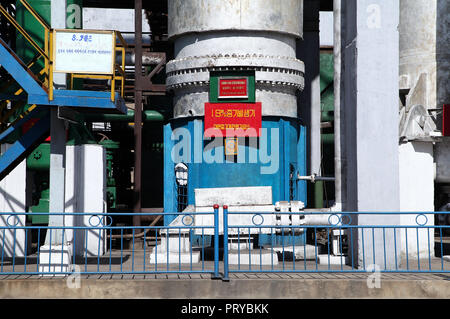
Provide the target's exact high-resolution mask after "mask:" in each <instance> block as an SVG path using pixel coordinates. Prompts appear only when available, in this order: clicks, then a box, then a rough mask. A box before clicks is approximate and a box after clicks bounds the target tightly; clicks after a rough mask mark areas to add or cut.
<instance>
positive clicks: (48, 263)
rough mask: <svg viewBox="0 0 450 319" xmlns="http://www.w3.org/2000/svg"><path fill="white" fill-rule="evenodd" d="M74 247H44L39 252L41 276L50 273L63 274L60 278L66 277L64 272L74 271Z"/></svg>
mask: <svg viewBox="0 0 450 319" xmlns="http://www.w3.org/2000/svg"><path fill="white" fill-rule="evenodd" d="M72 249H73V248H72V247H71V246H68V245H52V246H51V247H50V245H44V246H41V247H40V250H39V272H41V273H42V274H41V276H54V275H53V274H51V275H48V274H47V275H46V274H45V273H48V272H56V273H58V272H61V274H60V276H65V275H66V274H64V272H70V271H72V253H71V252H72Z"/></svg>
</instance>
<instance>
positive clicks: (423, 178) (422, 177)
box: [399, 142, 434, 259]
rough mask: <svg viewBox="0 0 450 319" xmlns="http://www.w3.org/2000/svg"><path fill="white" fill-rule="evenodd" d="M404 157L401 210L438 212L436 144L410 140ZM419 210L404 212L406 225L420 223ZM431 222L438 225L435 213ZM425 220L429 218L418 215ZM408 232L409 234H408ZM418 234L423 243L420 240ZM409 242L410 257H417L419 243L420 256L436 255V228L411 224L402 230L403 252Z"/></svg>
mask: <svg viewBox="0 0 450 319" xmlns="http://www.w3.org/2000/svg"><path fill="white" fill-rule="evenodd" d="M399 161H400V168H399V171H400V211H401V212H434V166H433V165H434V164H433V144H432V143H427V142H408V143H405V144H401V145H400V147H399ZM417 216H418V214H413V215H402V216H401V217H400V224H401V225H402V226H406V225H409V226H418V225H417V223H416V217H417ZM426 217H427V218H428V223H427V224H426V225H427V226H430V225H431V226H432V225H434V216H433V215H432V214H431V215H426ZM418 222H419V223H420V224H423V223H424V222H425V219H424V218H423V217H419V218H418ZM406 232H407V234H406ZM417 234H418V236H419V244H417ZM406 235H407V236H406ZM406 242H408V258H417V246H419V253H420V258H421V259H422V258H423V259H425V258H428V255H429V253H430V255H431V257H434V231H433V229H429V230H426V229H420V230H418V231H417V228H409V229H402V230H401V254H402V255H403V256H406Z"/></svg>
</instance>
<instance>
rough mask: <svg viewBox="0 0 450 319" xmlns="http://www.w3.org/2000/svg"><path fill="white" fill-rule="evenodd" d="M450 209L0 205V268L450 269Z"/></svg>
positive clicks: (52, 271)
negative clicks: (56, 219) (161, 209)
mask: <svg viewBox="0 0 450 319" xmlns="http://www.w3.org/2000/svg"><path fill="white" fill-rule="evenodd" d="M222 212H223V216H221V215H222ZM33 214H34V215H48V216H49V217H50V220H51V217H52V216H56V215H58V216H61V215H63V216H64V224H65V226H54V225H53V224H52V223H50V224H49V225H27V224H26V217H27V216H30V215H33ZM449 214H450V213H449V212H436V213H433V212H430V213H428V212H427V213H417V212H415V213H397V212H396V213H378V212H377V213H352V212H350V213H347V212H345V213H344V212H342V213H335V212H332V213H331V212H329V213H317V212H296V213H294V212H278V211H276V212H229V211H228V207H226V206H224V207H223V209H221V210H220V212H219V206H218V205H215V206H214V207H213V212H209V213H197V212H183V213H180V212H175V213H142V215H153V216H158V215H163V216H164V215H171V216H178V217H177V219H175V220H174V221H173V222H172V223H171V224H170V225H165V226H163V225H156V224H151V225H149V226H145V225H141V226H136V227H134V226H124V225H122V224H120V222H122V223H125V222H124V218H126V217H127V216H128V217H130V216H131V214H124V213H0V254H1V256H0V275H23V274H27V275H68V274H72V273H74V272H77V273H79V274H98V275H102V274H105V275H108V274H136V275H137V274H141V275H145V274H169V273H172V274H196V273H200V274H202V273H203V274H211V277H212V278H221V279H223V280H228V279H229V274H230V273H259V272H262V273H295V272H297V273H315V272H319V273H320V272H341V273H349V272H355V273H357V272H359V273H360V272H372V271H380V272H394V273H395V272H396V273H449V272H450V258H447V257H446V258H443V256H444V255H450V226H449V225H439V224H435V220H436V222H437V223H439V220H440V219H439V218H435V217H436V216H441V215H442V216H448V215H449ZM375 216H376V217H377V219H376V220H375V219H374V217H375ZM444 219H445V218H444ZM380 220H381V221H382V222H383V223H384V224H385V225H380V222H379V221H380ZM194 235H195V237H196V240H195V242H194V241H192V240H191V239H192V238H193V236H194ZM220 235H223V247H220V246H219V243H220V242H222V240H221V239H222V238H220V237H219V236H220ZM211 238H212V240H211ZM62 243H64V245H62ZM221 253H223V262H220V257H221ZM220 268H222V269H220ZM220 270H222V272H221V271H220Z"/></svg>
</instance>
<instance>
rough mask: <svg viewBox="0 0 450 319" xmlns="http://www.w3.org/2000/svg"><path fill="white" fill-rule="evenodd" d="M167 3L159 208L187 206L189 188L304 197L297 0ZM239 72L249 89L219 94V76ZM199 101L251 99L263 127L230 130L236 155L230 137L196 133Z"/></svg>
mask: <svg viewBox="0 0 450 319" xmlns="http://www.w3.org/2000/svg"><path fill="white" fill-rule="evenodd" d="M168 10H169V12H168V14H169V22H168V23H169V25H168V33H169V39H170V40H171V41H173V44H174V54H175V58H174V59H173V60H172V61H169V62H168V64H167V67H166V72H167V87H168V90H169V91H171V92H173V114H174V115H173V119H172V120H171V121H170V123H169V124H167V125H166V126H165V133H164V146H165V159H164V163H165V168H164V170H165V171H164V174H165V202H164V209H165V211H166V212H176V211H180V210H182V209H183V208H184V207H186V206H187V205H194V204H195V197H194V196H195V195H194V190H195V189H197V188H221V187H247V186H271V187H272V197H273V198H272V202H273V203H275V202H277V201H289V200H300V201H303V202H304V203H305V204H306V185H305V182H304V181H298V180H297V178H296V177H297V175H298V174H300V175H305V174H306V169H305V168H306V154H305V127H304V126H303V125H302V121H301V114H298V113H297V94H298V92H299V91H301V90H302V89H303V87H304V77H303V75H304V64H303V62H302V61H300V60H298V59H296V40H297V39H299V38H301V37H302V29H303V26H302V24H303V1H302V0H283V1H273V0H260V1H253V0H242V1H223V0H207V1H206V0H188V1H186V0H169V1H168ZM240 78H245V79H247V80H246V81H248V82H245V81H244V82H243V83H247V84H248V85H247V89H248V91H247V93H248V94H247V95H246V96H240V97H232V96H227V98H226V99H225V97H223V99H221V98H220V94H221V93H220V92H222V91H221V90H222V87H221V86H220V84H218V83H225V82H220V81H221V79H240ZM244 91H245V89H244ZM218 92H219V93H218ZM208 103H214V104H216V105H219V107H220V106H222V105H223V106H224V107H226V105H235V104H234V103H244V105H243V106H241V107H243V108H244V111H245V110H246V109H245V108H246V107H250V108H251V107H253V106H254V105H256V104H258V103H260V106H261V114H260V116H261V125H260V127H261V128H262V131H261V132H262V134H261V135H260V136H259V137H239V138H238V139H237V144H238V145H237V148H236V149H235V151H236V153H235V155H234V156H233V155H228V156H227V155H226V153H227V152H228V154H230V153H229V151H227V149H225V146H224V145H227V146H229V144H228V142H227V141H225V140H226V139H228V137H230V136H227V137H224V138H222V139H215V140H214V139H213V138H212V139H211V140H210V139H208V138H205V139H204V137H203V132H204V130H205V125H206V124H205V120H206V119H207V118H208V117H211V114H209V109H208V108H207V105H206V104H208ZM205 109H208V112H207V113H205ZM212 114H214V113H212ZM257 127H258V126H257ZM235 143H236V141H235ZM208 154H209V155H208ZM250 154H252V155H250ZM208 156H209V158H208ZM270 156H272V158H270ZM211 157H213V158H214V159H213V160H211ZM176 170H177V171H176ZM180 170H181V171H182V173H180ZM180 176H183V179H184V180H183V181H180ZM180 204H181V205H180ZM171 220H172V218H166V220H165V224H168V223H169V222H170V221H171Z"/></svg>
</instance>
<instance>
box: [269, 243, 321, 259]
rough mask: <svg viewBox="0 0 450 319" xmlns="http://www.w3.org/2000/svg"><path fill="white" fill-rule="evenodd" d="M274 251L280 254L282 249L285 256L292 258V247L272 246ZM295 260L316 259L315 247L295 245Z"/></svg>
mask: <svg viewBox="0 0 450 319" xmlns="http://www.w3.org/2000/svg"><path fill="white" fill-rule="evenodd" d="M273 250H274V251H276V252H277V253H278V254H282V253H283V251H284V254H285V258H292V252H293V251H294V247H292V246H290V247H284V249H283V247H274V248H273ZM294 254H295V260H304V259H306V260H311V259H316V247H315V246H314V245H306V246H296V247H295V253H294Z"/></svg>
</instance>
